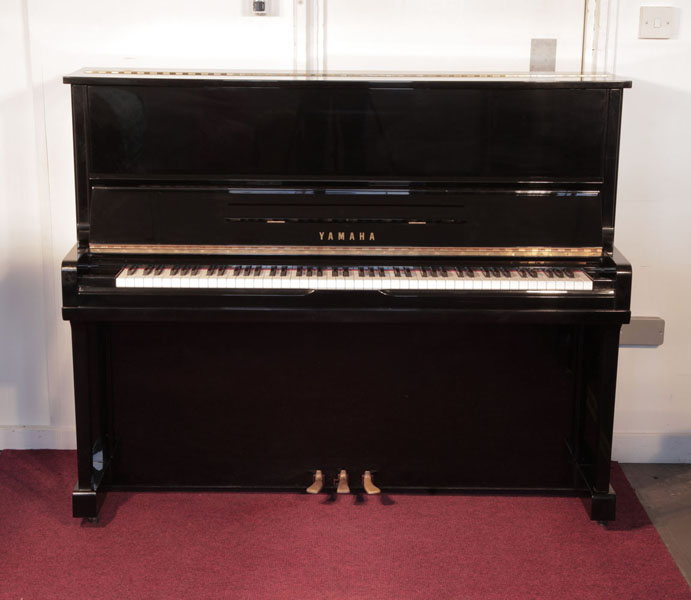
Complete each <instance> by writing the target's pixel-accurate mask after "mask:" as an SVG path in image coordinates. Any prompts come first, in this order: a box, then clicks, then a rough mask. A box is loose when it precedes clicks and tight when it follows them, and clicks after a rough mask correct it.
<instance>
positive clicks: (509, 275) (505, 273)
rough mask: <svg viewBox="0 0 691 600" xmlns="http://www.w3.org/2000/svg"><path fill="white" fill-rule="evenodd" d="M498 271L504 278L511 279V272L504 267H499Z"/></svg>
mask: <svg viewBox="0 0 691 600" xmlns="http://www.w3.org/2000/svg"><path fill="white" fill-rule="evenodd" d="M500 270H501V273H502V275H503V276H504V277H511V271H509V270H508V269H507V268H506V267H500Z"/></svg>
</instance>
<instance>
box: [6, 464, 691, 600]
mask: <svg viewBox="0 0 691 600" xmlns="http://www.w3.org/2000/svg"><path fill="white" fill-rule="evenodd" d="M75 466H76V462H75V456H74V453H72V452H60V451H11V450H6V451H4V452H3V453H2V454H0V511H1V514H0V598H3V599H5V598H8V599H9V598H11V599H13V600H19V599H20V598H23V599H24V600H33V599H41V600H43V599H53V598H55V599H60V598H70V599H73V598H78V599H82V598H84V599H100V598H113V599H115V598H117V599H118V600H124V599H128V598H137V599H154V598H166V599H176V598H185V599H187V598H214V599H217V598H242V599H245V598H247V599H264V598H267V599H271V600H278V599H284V598H319V599H328V598H337V599H357V598H368V599H387V600H388V599H396V600H399V599H416V598H425V599H446V598H454V599H456V598H458V599H461V598H463V599H465V598H473V599H475V598H481V599H498V598H502V599H503V598H506V599H511V600H519V599H523V598H531V599H537V598H560V599H561V598H574V599H576V598H577V599H579V600H586V599H591V598H597V599H601V598H602V599H604V598H617V599H619V598H641V599H657V598H660V599H665V600H673V599H681V598H691V592H690V591H689V588H688V587H687V585H686V583H685V581H684V579H683V578H682V576H681V574H680V573H679V571H678V570H677V567H676V566H675V564H674V562H673V561H672V558H671V557H670V555H669V554H668V552H667V550H666V548H665V546H664V544H663V543H662V541H661V540H660V538H659V537H658V535H657V533H656V531H655V529H654V528H653V527H652V525H651V524H650V521H649V520H648V518H647V516H646V514H645V512H644V510H643V508H642V507H641V505H640V504H639V503H638V501H637V499H636V497H635V495H634V493H633V490H632V489H631V487H630V486H629V484H628V482H627V481H626V479H625V478H624V475H623V474H622V472H621V470H620V469H619V468H618V467H615V469H614V474H613V475H614V487H615V489H616V491H617V493H618V501H619V518H618V520H617V521H616V523H614V524H612V525H610V526H609V527H608V528H607V529H605V528H603V527H601V526H599V525H597V524H596V523H592V522H590V521H589V520H588V517H587V514H586V511H585V509H584V506H583V503H582V501H581V500H580V499H576V498H529V497H482V496H391V497H390V498H387V497H386V496H384V497H383V498H373V497H368V498H366V500H365V501H364V502H357V501H356V497H354V496H341V497H338V499H337V500H336V501H335V502H328V501H327V499H328V497H327V496H307V495H284V494H280V495H279V494H178V493H160V494H141V493H140V494H124V493H119V494H111V495H110V496H109V497H108V499H107V500H106V504H105V506H104V509H103V514H102V520H101V523H100V524H99V525H97V526H93V525H88V524H82V523H80V521H78V520H74V519H72V517H71V516H70V509H71V504H70V492H71V489H72V486H73V484H74V481H75V478H76V474H75Z"/></svg>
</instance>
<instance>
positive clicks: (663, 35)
mask: <svg viewBox="0 0 691 600" xmlns="http://www.w3.org/2000/svg"><path fill="white" fill-rule="evenodd" d="M674 13H675V10H674V8H672V7H668V6H641V23H640V26H639V29H638V37H639V38H640V39H658V40H667V39H669V38H671V37H672V30H673V28H674V16H675V14H674Z"/></svg>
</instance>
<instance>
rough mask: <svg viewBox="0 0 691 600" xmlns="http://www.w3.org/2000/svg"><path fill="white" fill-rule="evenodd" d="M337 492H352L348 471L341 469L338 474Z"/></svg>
mask: <svg viewBox="0 0 691 600" xmlns="http://www.w3.org/2000/svg"><path fill="white" fill-rule="evenodd" d="M336 493H337V494H350V487H349V486H348V471H346V470H345V469H341V472H340V473H339V474H338V487H337V488H336Z"/></svg>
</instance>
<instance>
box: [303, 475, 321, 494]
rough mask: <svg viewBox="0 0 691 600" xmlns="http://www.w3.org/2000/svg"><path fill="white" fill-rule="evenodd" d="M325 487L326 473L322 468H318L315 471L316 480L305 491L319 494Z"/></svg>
mask: <svg viewBox="0 0 691 600" xmlns="http://www.w3.org/2000/svg"><path fill="white" fill-rule="evenodd" d="M323 487H324V474H323V473H322V471H321V469H317V470H316V471H315V473H314V482H313V483H312V485H310V486H309V487H308V488H307V489H306V490H305V491H306V492H307V493H308V494H318V493H319V492H321V491H322V488H323Z"/></svg>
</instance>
